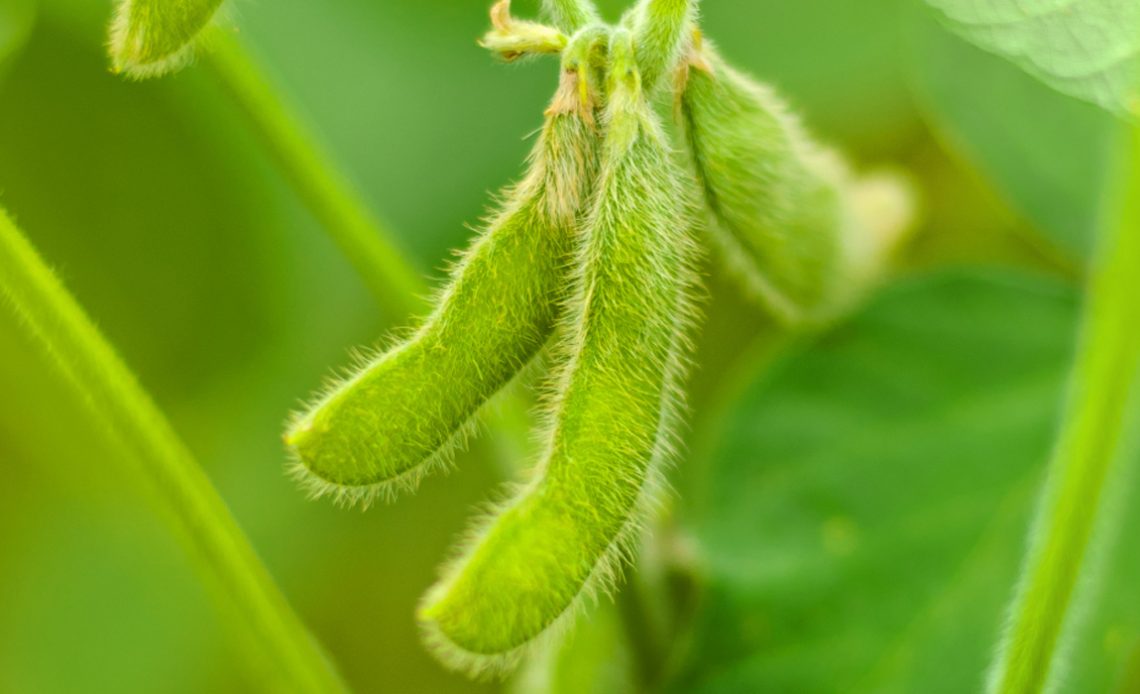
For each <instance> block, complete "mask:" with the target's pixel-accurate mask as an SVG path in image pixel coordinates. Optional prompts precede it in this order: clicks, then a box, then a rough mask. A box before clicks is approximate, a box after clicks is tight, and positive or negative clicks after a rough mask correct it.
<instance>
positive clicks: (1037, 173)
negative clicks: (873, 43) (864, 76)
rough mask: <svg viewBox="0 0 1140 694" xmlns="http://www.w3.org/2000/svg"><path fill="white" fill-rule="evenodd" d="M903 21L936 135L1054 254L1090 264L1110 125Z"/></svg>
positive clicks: (918, 10) (915, 22)
mask: <svg viewBox="0 0 1140 694" xmlns="http://www.w3.org/2000/svg"><path fill="white" fill-rule="evenodd" d="M933 15H934V12H933V11H931V10H929V9H926V8H923V7H921V6H914V7H912V8H911V10H910V11H909V12H908V13H907V16H906V17H905V20H906V29H907V35H908V37H909V44H910V56H911V58H910V60H909V61H908V64H909V65H910V70H911V85H912V88H913V91H914V93H915V95H916V97H917V100H918V101H919V103H920V105H921V107H922V109H923V111H924V112H925V114H926V116H927V119H928V120H929V121H930V123H931V124H932V126H933V127H934V128H935V130H936V131H937V132H938V133H939V134H940V135H941V136H942V137H943V138H944V139H945V140H946V141H948V143H949V144H950V145H951V146H952V149H954V150H955V151H956V152H958V153H960V154H961V155H962V156H964V157H965V158H966V159H967V160H968V161H969V162H970V163H971V164H973V165H974V166H976V167H977V168H978V169H979V170H980V171H981V173H982V174H983V175H984V177H985V178H987V179H988V180H989V182H990V183H992V184H993V186H994V187H995V188H996V189H997V190H998V192H999V193H1001V194H1002V195H1003V196H1004V197H1005V198H1006V199H1007V201H1008V202H1010V203H1011V204H1012V206H1013V207H1014V208H1015V209H1016V210H1017V211H1018V212H1019V213H1020V214H1021V215H1023V216H1024V217H1025V218H1026V219H1027V220H1028V221H1029V222H1031V223H1032V224H1033V225H1034V226H1035V227H1036V228H1037V229H1038V230H1039V231H1041V232H1042V233H1043V234H1044V235H1045V236H1047V237H1048V239H1049V241H1051V242H1052V243H1053V244H1055V245H1056V246H1058V247H1059V248H1060V249H1061V250H1063V251H1065V252H1067V253H1069V254H1073V255H1075V256H1077V257H1079V258H1081V259H1088V258H1089V256H1090V253H1091V251H1092V248H1093V239H1094V238H1095V235H1096V229H1097V217H1098V214H1099V210H1100V202H1101V197H1102V192H1103V190H1104V185H1105V182H1106V175H1107V173H1106V172H1107V171H1109V170H1110V157H1111V152H1112V143H1113V139H1114V134H1115V129H1116V128H1117V127H1118V122H1117V121H1116V120H1115V119H1114V118H1113V117H1112V116H1111V115H1109V114H1107V113H1105V112H1104V111H1102V110H1101V109H1098V108H1096V107H1094V106H1091V105H1089V104H1086V103H1083V102H1080V101H1075V100H1073V99H1069V98H1066V97H1064V96H1063V95H1061V94H1058V93H1057V92H1056V91H1054V90H1052V89H1049V88H1048V87H1045V86H1044V85H1042V84H1041V83H1040V82H1039V81H1037V80H1035V79H1033V78H1032V77H1029V76H1028V75H1026V74H1025V73H1024V72H1023V71H1021V70H1019V69H1017V68H1016V67H1015V66H1013V65H1010V64H1009V63H1008V62H1007V61H1004V60H1002V59H1001V58H998V57H996V56H993V55H991V54H989V53H986V52H985V51H982V50H979V49H977V48H975V47H974V46H971V45H970V44H968V43H967V42H965V41H963V40H962V39H959V38H958V37H956V36H954V35H953V34H952V33H950V32H949V31H947V30H946V29H945V28H944V27H943V26H941V24H940V23H939V22H938V21H937V20H936V19H935V17H934V16H933Z"/></svg>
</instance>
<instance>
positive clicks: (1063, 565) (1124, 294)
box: [990, 129, 1140, 694]
mask: <svg viewBox="0 0 1140 694" xmlns="http://www.w3.org/2000/svg"><path fill="white" fill-rule="evenodd" d="M1127 151H1128V153H1129V161H1128V168H1127V172H1126V174H1125V177H1124V185H1121V186H1119V190H1118V191H1117V192H1118V193H1119V198H1118V200H1119V204H1121V205H1122V206H1121V208H1120V209H1119V210H1118V211H1116V213H1115V214H1113V215H1111V217H1110V218H1109V220H1108V224H1107V225H1106V227H1105V229H1104V235H1103V242H1102V247H1101V249H1100V251H1101V256H1100V259H1099V260H1100V263H1099V266H1098V267H1097V268H1096V270H1095V272H1094V273H1093V276H1092V278H1091V280H1090V282H1091V284H1090V287H1089V296H1088V305H1087V308H1086V314H1085V324H1084V327H1083V334H1082V338H1081V340H1082V342H1081V350H1080V353H1079V355H1078V360H1077V364H1076V370H1075V374H1074V377H1073V383H1072V386H1071V387H1072V389H1073V390H1072V393H1071V395H1070V400H1069V404H1068V409H1067V415H1066V418H1065V424H1064V426H1063V430H1062V433H1061V439H1060V441H1059V443H1058V447H1057V451H1056V454H1055V458H1054V460H1053V463H1052V467H1051V469H1050V472H1049V476H1050V479H1049V483H1048V487H1047V491H1046V496H1045V497H1044V499H1043V503H1042V506H1041V511H1040V513H1041V515H1040V516H1039V518H1038V519H1037V527H1036V529H1035V532H1036V538H1035V539H1034V540H1033V541H1032V542H1031V545H1030V549H1029V554H1028V556H1027V559H1026V563H1025V570H1024V575H1023V577H1022V579H1021V584H1020V587H1019V589H1018V594H1017V597H1016V599H1015V601H1014V604H1013V608H1014V609H1013V612H1012V619H1011V622H1010V627H1009V631H1008V633H1007V634H1006V637H1005V641H1004V643H1003V644H1002V648H1001V649H1000V652H999V654H998V660H997V663H996V664H995V667H994V670H993V673H992V675H993V676H992V678H991V683H990V691H991V692H994V693H997V694H1028V693H1031V692H1040V691H1043V690H1045V689H1046V688H1047V687H1048V685H1049V680H1050V674H1051V673H1053V672H1055V671H1056V666H1055V663H1056V661H1057V660H1058V654H1059V650H1060V648H1059V646H1060V641H1061V634H1062V631H1063V628H1064V626H1065V622H1066V619H1067V617H1068V616H1069V615H1071V614H1072V612H1073V603H1074V598H1075V597H1076V586H1077V583H1078V581H1079V580H1080V578H1081V573H1082V564H1083V563H1084V562H1085V559H1086V558H1087V555H1088V547H1089V544H1090V541H1091V538H1092V535H1093V529H1094V527H1095V524H1096V521H1097V514H1098V509H1099V508H1100V507H1101V506H1102V504H1101V501H1102V497H1103V496H1104V488H1105V483H1106V481H1107V480H1108V478H1109V472H1110V470H1111V468H1112V462H1113V460H1114V459H1115V458H1116V454H1117V449H1118V448H1119V444H1120V442H1121V440H1122V439H1123V435H1124V433H1125V431H1126V430H1127V428H1128V426H1129V425H1130V424H1133V423H1132V422H1129V417H1128V416H1127V412H1128V407H1129V403H1130V401H1131V400H1132V399H1133V398H1134V397H1135V396H1136V393H1135V390H1136V384H1137V375H1138V369H1140V302H1137V301H1136V293H1135V281H1136V277H1138V276H1140V129H1136V130H1134V131H1133V132H1132V134H1131V141H1130V143H1129V147H1128V150H1127Z"/></svg>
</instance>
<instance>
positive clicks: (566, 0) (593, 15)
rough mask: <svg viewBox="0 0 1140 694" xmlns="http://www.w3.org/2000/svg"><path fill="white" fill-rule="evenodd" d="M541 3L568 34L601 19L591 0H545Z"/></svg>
mask: <svg viewBox="0 0 1140 694" xmlns="http://www.w3.org/2000/svg"><path fill="white" fill-rule="evenodd" d="M543 4H544V5H545V6H546V11H547V13H548V14H550V16H551V17H553V18H554V23H555V24H557V25H558V26H559V27H560V28H561V29H563V30H564V31H566V32H567V33H570V34H572V33H574V32H575V31H578V30H579V29H581V28H582V27H584V26H586V25H587V24H593V23H595V22H600V21H601V19H602V17H601V15H600V14H598V8H596V7H595V6H594V3H593V2H592V0H545V2H544V3H543Z"/></svg>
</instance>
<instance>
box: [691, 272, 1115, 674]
mask: <svg viewBox="0 0 1140 694" xmlns="http://www.w3.org/2000/svg"><path fill="white" fill-rule="evenodd" d="M1076 313H1077V312H1076V301H1075V296H1074V292H1072V291H1071V290H1069V289H1067V288H1064V287H1061V286H1059V285H1057V284H1055V283H1053V282H1052V281H1046V280H1043V279H1037V278H1032V277H1027V276H1021V275H1015V276H1009V275H982V274H964V273H963V274H959V273H953V274H943V275H938V276H934V277H929V278H924V279H918V280H911V281H908V282H905V283H902V284H900V285H897V286H896V287H894V288H893V289H892V290H891V291H890V292H889V293H888V294H887V295H886V296H884V297H882V298H881V299H880V300H878V301H877V302H876V303H875V304H874V305H872V306H871V307H870V308H869V309H868V310H867V311H866V312H865V313H863V314H862V315H860V316H858V317H856V318H855V319H854V320H853V321H852V322H851V323H850V324H848V325H847V326H845V327H843V328H841V329H839V330H837V331H836V332H834V333H833V334H831V335H829V336H827V337H825V338H823V339H822V340H821V341H820V342H819V343H818V344H816V345H814V346H812V347H811V348H810V349H807V350H806V351H804V352H802V353H800V354H798V355H795V356H792V357H790V358H788V359H786V360H784V361H783V362H782V363H779V364H777V366H776V368H775V369H774V370H773V371H769V372H767V375H765V376H762V377H760V378H759V379H758V380H756V381H754V382H753V383H751V384H750V385H748V386H747V387H746V388H745V390H744V392H743V394H742V396H741V397H740V398H739V399H738V400H737V401H736V402H735V403H734V404H733V406H732V408H731V409H730V410H729V412H728V414H727V416H726V417H724V418H723V420H722V423H721V427H722V428H721V430H720V431H717V432H714V433H713V434H712V436H713V439H712V440H713V441H715V442H716V443H715V446H714V447H713V452H712V454H711V460H710V461H709V463H710V467H709V471H708V473H707V474H706V477H705V479H704V480H703V484H698V487H699V488H698V489H695V490H688V491H687V492H686V494H688V495H689V497H690V499H692V504H693V507H692V508H690V509H689V510H688V512H687V518H688V524H689V525H690V527H691V529H692V531H693V532H694V534H695V535H696V536H697V537H698V538H699V540H700V542H701V546H702V548H703V549H702V552H703V564H704V571H705V576H706V579H707V581H708V588H707V594H706V596H705V602H704V607H703V613H702V615H701V617H700V619H699V620H698V625H697V627H696V628H695V633H694V634H693V647H692V649H691V651H690V652H689V653H688V658H687V665H686V667H685V668H684V670H683V671H684V675H683V676H682V677H681V678H680V679H679V680H678V681H677V682H676V683H675V687H674V688H675V689H676V690H677V691H686V692H738V691H797V692H815V691H818V692H831V691H873V692H884V691H886V692H895V691H897V692H915V691H921V692H963V691H977V690H978V689H979V688H980V685H981V683H982V681H983V677H984V673H985V670H986V667H987V665H988V663H989V660H990V653H991V648H992V645H993V644H994V643H995V642H996V640H997V637H998V636H999V633H1000V626H1001V622H1002V617H1003V614H1004V606H1005V603H1006V600H1007V598H1008V597H1009V593H1010V590H1011V586H1012V585H1013V583H1014V581H1015V579H1016V576H1017V569H1018V564H1019V562H1020V557H1021V549H1022V544H1023V541H1024V537H1025V532H1026V527H1027V523H1028V519H1029V514H1030V511H1031V506H1032V503H1033V499H1034V496H1035V492H1036V490H1037V488H1038V486H1039V483H1040V479H1041V473H1042V471H1043V467H1044V463H1045V461H1046V459H1047V458H1048V453H1049V450H1050V446H1051V443H1052V439H1053V431H1054V427H1055V420H1056V418H1057V412H1058V410H1059V405H1060V401H1061V395H1062V391H1063V388H1064V383H1065V377H1066V374H1067V372H1068V364H1069V361H1070V357H1071V353H1072V341H1073V340H1072V334H1073V332H1074V329H1073V325H1074V322H1075V319H1076ZM1074 691H1077V690H1074ZM1087 691H1093V690H1087Z"/></svg>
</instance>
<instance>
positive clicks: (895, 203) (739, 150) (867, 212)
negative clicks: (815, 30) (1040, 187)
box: [679, 35, 913, 324]
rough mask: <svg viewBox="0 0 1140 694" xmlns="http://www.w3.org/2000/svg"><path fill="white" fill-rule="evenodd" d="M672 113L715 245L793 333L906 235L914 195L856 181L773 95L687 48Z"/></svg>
mask: <svg viewBox="0 0 1140 694" xmlns="http://www.w3.org/2000/svg"><path fill="white" fill-rule="evenodd" d="M681 70H682V72H681V80H680V82H681V83H682V85H683V87H682V90H681V93H680V95H679V110H680V117H681V121H682V124H683V127H684V130H685V135H686V139H687V142H688V145H689V147H688V149H689V152H690V154H691V158H692V162H693V166H694V169H695V171H696V174H697V177H698V179H699V181H700V182H701V185H702V188H703V190H704V194H705V201H706V203H707V206H708V208H709V209H710V210H711V212H712V218H713V219H712V220H711V221H712V222H713V223H712V224H710V227H711V232H712V234H713V239H714V242H716V243H718V245H720V246H721V247H722V248H721V250H722V251H723V252H724V254H725V255H726V256H727V257H728V258H729V259H730V262H731V263H732V265H733V269H735V270H737V274H738V275H739V276H740V277H742V278H743V280H744V282H745V285H746V288H747V289H748V290H749V291H750V293H751V294H753V295H754V296H755V297H757V298H758V299H760V300H761V301H762V302H763V303H764V304H765V305H766V307H767V308H768V309H769V310H771V311H772V312H773V313H774V314H775V315H776V316H778V317H779V318H781V319H783V320H784V321H786V322H788V323H808V324H811V323H817V322H822V321H826V320H828V319H829V318H831V317H832V316H834V315H835V314H836V313H837V312H839V311H841V310H842V309H844V308H846V307H847V306H849V305H850V304H851V303H852V302H853V301H855V300H856V299H858V298H859V296H860V295H861V294H862V292H863V291H864V290H865V289H866V287H867V285H868V284H869V283H870V282H871V281H872V280H873V279H874V277H875V276H876V274H877V273H878V272H879V271H880V266H881V265H882V264H883V263H884V261H885V257H886V255H887V254H888V253H889V252H890V250H891V249H893V248H894V247H895V246H896V245H897V244H898V242H899V240H900V239H901V237H902V236H903V235H904V233H905V232H906V231H907V230H908V229H909V227H910V224H911V221H912V218H913V196H912V195H911V192H910V190H909V188H908V187H907V185H906V183H905V182H904V181H903V180H902V179H900V178H898V177H895V176H893V175H890V174H875V175H872V176H868V177H865V178H856V177H855V176H853V174H852V173H851V172H850V171H849V169H848V167H847V165H846V163H845V162H844V161H843V160H842V159H841V158H840V157H839V156H838V155H837V154H835V153H834V152H832V151H830V150H828V149H825V148H823V147H821V146H819V145H818V144H816V143H815V142H814V141H813V140H812V139H811V138H810V137H809V136H808V135H807V134H806V132H805V131H804V128H803V126H802V125H801V124H800V122H799V120H798V119H797V118H796V117H795V116H794V115H793V114H792V113H791V111H789V109H788V107H787V106H786V105H785V104H784V102H783V101H782V100H781V99H780V98H779V97H778V96H777V95H776V94H775V93H774V92H773V91H772V90H770V89H769V88H767V87H765V86H763V85H760V84H757V83H756V82H754V81H753V80H751V79H750V78H748V77H747V76H745V75H743V74H741V73H740V72H738V71H736V70H734V69H733V68H732V67H731V66H729V65H728V64H727V63H726V62H725V61H724V60H722V59H721V57H720V56H719V55H718V54H717V52H716V51H715V50H714V49H713V47H712V46H711V45H709V44H708V43H706V42H702V41H700V39H699V35H698V37H697V40H695V41H694V45H693V49H692V53H691V55H690V60H689V61H688V63H687V64H686V65H684V66H683V67H682V68H681Z"/></svg>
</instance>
